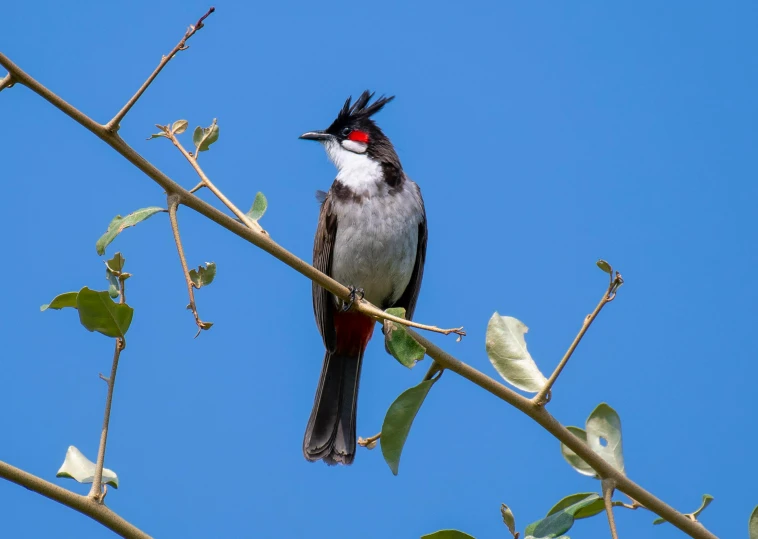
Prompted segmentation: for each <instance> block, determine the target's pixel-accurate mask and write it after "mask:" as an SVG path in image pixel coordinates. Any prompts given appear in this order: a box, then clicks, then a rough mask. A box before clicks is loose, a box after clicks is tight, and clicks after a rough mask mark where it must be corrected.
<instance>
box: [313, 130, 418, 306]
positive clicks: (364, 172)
mask: <svg viewBox="0 0 758 539" xmlns="http://www.w3.org/2000/svg"><path fill="white" fill-rule="evenodd" d="M326 150H327V153H328V154H329V157H330V158H331V159H332V161H334V164H335V165H337V168H338V170H339V172H338V174H337V181H338V182H340V183H341V184H342V185H344V186H345V187H348V188H349V189H350V190H351V191H352V192H353V193H354V194H355V196H354V197H347V198H345V199H339V198H337V197H336V196H334V194H333V197H332V211H333V212H334V213H335V214H336V216H337V236H336V238H335V244H334V248H333V253H332V277H333V278H334V279H336V280H337V281H339V282H340V283H342V284H344V285H345V286H354V287H355V288H362V289H363V290H364V292H365V298H366V299H367V300H368V301H370V302H371V303H373V304H375V305H377V306H379V307H385V306H388V305H391V304H392V303H394V302H395V301H397V300H398V299H400V296H401V295H402V294H403V292H404V291H405V289H406V287H407V286H408V282H409V281H410V278H411V275H412V274H413V266H414V264H415V262H416V250H417V249H418V226H419V223H420V222H421V219H422V218H423V206H422V202H421V197H420V195H419V192H418V187H417V186H416V184H415V183H413V182H412V181H410V180H406V181H405V183H404V184H403V187H402V188H401V189H391V188H390V187H389V186H388V185H387V183H386V182H385V181H384V179H383V175H382V169H381V165H380V164H379V163H377V162H376V161H374V160H372V159H370V158H369V156H368V155H366V154H365V153H363V154H361V153H354V152H351V151H348V150H346V149H344V148H342V147H341V146H340V145H339V144H338V143H332V144H330V143H327V144H326Z"/></svg>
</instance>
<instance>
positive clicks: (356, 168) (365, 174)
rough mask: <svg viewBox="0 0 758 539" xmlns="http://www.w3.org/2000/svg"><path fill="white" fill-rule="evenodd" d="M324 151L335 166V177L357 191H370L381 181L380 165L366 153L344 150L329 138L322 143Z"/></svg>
mask: <svg viewBox="0 0 758 539" xmlns="http://www.w3.org/2000/svg"><path fill="white" fill-rule="evenodd" d="M324 147H325V148H326V153H327V155H328V156H329V159H331V161H332V163H334V166H336V167H337V171H338V172H337V179H338V180H339V181H340V183H341V184H343V185H345V186H347V187H350V188H351V189H353V191H355V192H357V193H363V192H366V191H369V192H372V191H374V190H375V189H376V186H377V184H378V183H379V182H381V181H382V178H383V175H382V167H381V166H380V165H379V163H378V162H376V161H374V160H373V159H371V158H370V157H369V156H368V155H367V154H366V153H355V152H351V151H350V150H346V149H345V148H343V147H342V145H341V144H340V143H339V142H337V141H335V140H329V141H327V142H326V143H325V144H324Z"/></svg>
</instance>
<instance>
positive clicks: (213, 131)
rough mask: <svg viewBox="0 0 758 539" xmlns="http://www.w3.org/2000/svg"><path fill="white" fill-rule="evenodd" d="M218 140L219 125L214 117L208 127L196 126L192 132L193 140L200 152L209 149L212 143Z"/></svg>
mask: <svg viewBox="0 0 758 539" xmlns="http://www.w3.org/2000/svg"><path fill="white" fill-rule="evenodd" d="M217 140H218V125H217V124H216V118H213V123H211V125H209V126H208V127H206V128H202V127H200V126H198V127H196V128H195V132H194V133H192V142H193V143H194V144H195V148H197V151H198V152H205V151H207V150H208V149H209V148H210V146H211V144H213V143H214V142H216V141H217Z"/></svg>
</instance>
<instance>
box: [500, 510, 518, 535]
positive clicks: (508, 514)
mask: <svg viewBox="0 0 758 539" xmlns="http://www.w3.org/2000/svg"><path fill="white" fill-rule="evenodd" d="M500 514H501V515H502V517H503V522H504V523H505V525H506V526H507V527H508V531H509V532H511V535H513V536H514V537H515V535H516V517H514V516H513V511H511V508H510V507H508V506H507V505H505V504H504V503H501V504H500Z"/></svg>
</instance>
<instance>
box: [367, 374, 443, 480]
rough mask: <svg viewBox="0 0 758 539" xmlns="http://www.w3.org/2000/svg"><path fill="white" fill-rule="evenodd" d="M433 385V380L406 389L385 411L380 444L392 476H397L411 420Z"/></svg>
mask: <svg viewBox="0 0 758 539" xmlns="http://www.w3.org/2000/svg"><path fill="white" fill-rule="evenodd" d="M433 384H434V380H424V381H423V382H421V383H420V384H419V385H417V386H415V387H412V388H410V389H406V390H405V391H403V392H402V393H401V394H400V396H399V397H398V398H397V399H395V402H393V403H392V404H391V405H390V407H389V409H388V410H387V415H386V416H385V417H384V423H382V437H381V438H380V443H381V446H382V455H383V456H384V460H385V461H386V462H387V464H388V465H389V467H390V470H392V473H393V474H394V475H397V469H398V466H400V454H401V453H402V452H403V446H404V445H405V440H406V439H407V438H408V433H409V432H410V430H411V425H412V424H413V420H414V419H415V418H416V414H417V413H418V411H419V409H420V408H421V405H422V404H423V403H424V399H425V398H426V395H427V394H428V393H429V389H431V387H432V385H433Z"/></svg>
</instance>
